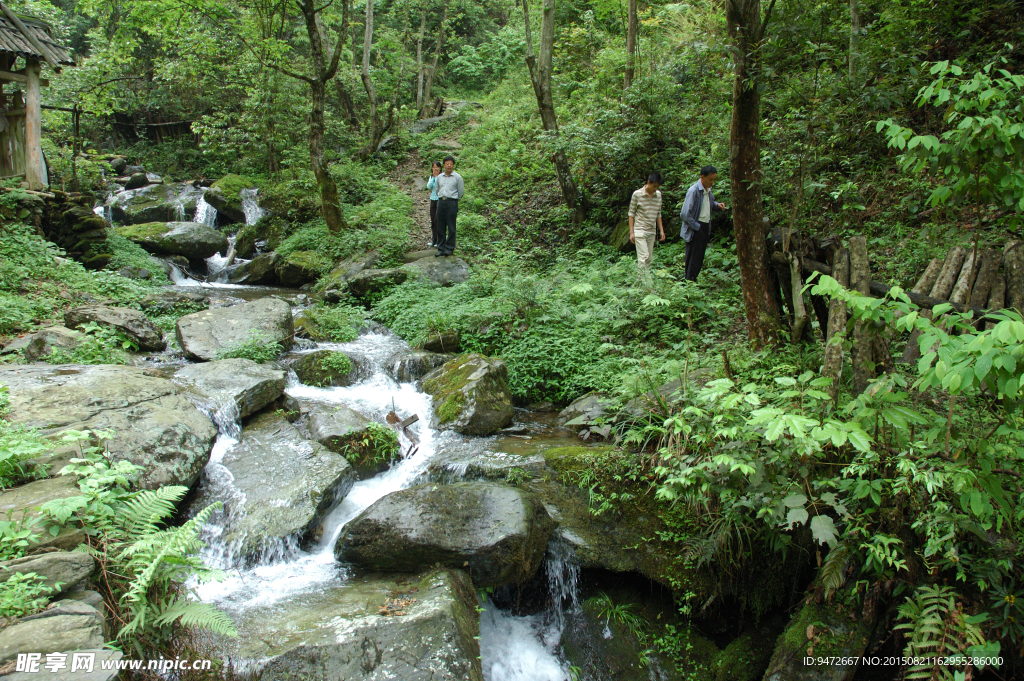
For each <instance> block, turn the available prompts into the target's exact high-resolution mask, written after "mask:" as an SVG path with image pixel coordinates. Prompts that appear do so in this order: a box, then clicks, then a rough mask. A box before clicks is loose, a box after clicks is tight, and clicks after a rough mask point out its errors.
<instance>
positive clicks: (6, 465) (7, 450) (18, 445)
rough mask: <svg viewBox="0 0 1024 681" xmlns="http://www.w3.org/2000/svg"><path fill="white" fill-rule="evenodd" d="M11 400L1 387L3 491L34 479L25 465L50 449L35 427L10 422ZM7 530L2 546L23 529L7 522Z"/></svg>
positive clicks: (0, 475)
mask: <svg viewBox="0 0 1024 681" xmlns="http://www.w3.org/2000/svg"><path fill="white" fill-rule="evenodd" d="M8 400H9V397H8V388H7V386H5V385H0V487H2V488H8V487H12V486H14V485H18V484H21V483H22V482H26V481H27V480H29V479H31V477H32V474H31V473H30V471H28V470H27V469H26V468H25V466H24V465H23V462H24V461H26V460H28V459H34V458H35V457H37V456H40V455H42V454H44V453H46V452H47V451H49V449H50V447H51V445H50V442H49V441H48V440H46V439H45V438H43V437H42V436H41V435H40V434H39V433H38V431H36V430H35V429H34V428H27V427H25V426H23V425H21V424H17V423H11V422H10V421H8V420H7V411H8V408H9V406H8V405H9V401H8ZM0 524H2V523H0ZM5 528H6V529H5V530H4V531H3V535H2V537H0V545H6V544H8V543H9V542H11V541H15V540H14V539H11V537H12V536H13V535H12V534H10V532H14V533H15V534H17V532H20V530H14V529H12V528H13V526H12V525H11V524H10V523H7V525H6V526H5ZM26 536H27V535H26ZM0 554H3V550H2V549H0Z"/></svg>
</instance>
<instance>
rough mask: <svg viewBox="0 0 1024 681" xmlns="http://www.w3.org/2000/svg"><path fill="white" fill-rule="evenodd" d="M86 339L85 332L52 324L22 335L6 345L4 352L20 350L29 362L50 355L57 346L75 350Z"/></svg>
mask: <svg viewBox="0 0 1024 681" xmlns="http://www.w3.org/2000/svg"><path fill="white" fill-rule="evenodd" d="M84 341H85V334H84V333H82V332H81V331H74V330H72V329H69V328H67V327H66V326H50V327H47V328H45V329H41V330H39V331H36V332H35V333H31V334H29V335H27V336H22V337H21V338H18V339H16V340H13V341H11V342H10V343H8V344H7V345H5V346H4V354H5V355H6V354H8V353H9V352H20V353H21V355H22V357H24V358H25V359H26V360H28V361H29V362H38V361H39V360H41V359H43V358H44V357H49V356H50V355H52V354H53V351H54V350H55V349H57V348H60V349H61V350H67V351H70V350H74V349H75V348H76V347H78V346H79V345H81V344H82V342H84Z"/></svg>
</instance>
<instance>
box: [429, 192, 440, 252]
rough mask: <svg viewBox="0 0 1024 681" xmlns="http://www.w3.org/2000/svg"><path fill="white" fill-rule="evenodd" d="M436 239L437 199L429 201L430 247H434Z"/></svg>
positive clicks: (436, 242)
mask: <svg viewBox="0 0 1024 681" xmlns="http://www.w3.org/2000/svg"><path fill="white" fill-rule="evenodd" d="M438 243H439V241H438V238H437V199H431V200H430V245H431V246H436V245H437V244H438Z"/></svg>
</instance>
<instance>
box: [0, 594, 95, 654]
mask: <svg viewBox="0 0 1024 681" xmlns="http://www.w3.org/2000/svg"><path fill="white" fill-rule="evenodd" d="M62 603H63V601H62ZM102 647H103V616H102V615H100V613H99V612H97V611H96V609H95V608H92V607H90V606H88V605H85V604H84V603H77V604H75V605H74V606H67V607H60V608H55V609H54V611H46V610H44V611H43V612H41V613H38V614H37V615H32V616H30V617H28V618H22V619H21V620H20V621H18V622H17V623H15V624H12V625H10V626H8V627H5V628H4V629H3V630H0V663H3V662H10V661H12V660H15V659H17V657H18V654H19V653H42V654H43V655H44V656H45V655H46V654H47V653H53V652H64V651H71V650H82V649H83V648H102Z"/></svg>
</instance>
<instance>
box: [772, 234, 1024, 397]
mask: <svg viewBox="0 0 1024 681" xmlns="http://www.w3.org/2000/svg"><path fill="white" fill-rule="evenodd" d="M785 236H787V235H784V234H783V233H782V231H781V230H775V232H773V233H772V235H771V236H770V237H769V239H768V246H769V248H768V250H769V256H770V259H771V264H772V269H773V272H774V273H775V276H776V277H777V279H778V284H779V292H778V293H777V299H778V302H779V309H780V310H782V309H783V307H782V305H783V303H785V306H786V308H787V309H788V312H787V314H788V316H789V319H790V323H791V329H792V331H793V337H794V338H796V339H799V338H800V337H801V336H800V333H802V332H804V331H805V329H806V328H807V326H809V324H808V325H802V324H801V323H800V316H801V308H802V307H803V304H802V303H803V301H802V300H799V291H800V289H801V288H802V286H803V281H804V280H805V279H806V277H807V276H809V275H810V274H811V273H812V272H819V273H821V274H828V275H830V276H832V277H833V278H835V279H836V281H838V282H839V283H840V284H842V285H843V286H846V287H847V288H850V289H855V290H857V291H859V292H860V293H862V294H864V295H873V296H878V297H881V296H884V295H886V294H887V293H888V291H889V289H890V288H891V287H890V286H889V285H888V284H884V283H881V282H877V281H872V280H871V271H870V268H869V264H868V252H867V240H866V239H865V237H863V236H855V237H852V238H851V239H850V241H849V243H848V244H847V247H846V248H843V247H842V246H841V243H840V241H839V239H837V238H835V237H828V238H824V239H821V238H811V237H805V236H801V235H799V234H797V233H794V234H792V235H789V236H788V239H786V238H784V237H785ZM906 294H907V296H908V297H909V298H910V300H911V302H913V303H914V304H916V305H917V306H919V307H921V308H922V309H923V312H922V315H925V316H927V317H929V318H931V315H932V308H933V307H935V306H936V305H941V304H943V303H949V304H950V305H951V306H952V307H953V309H955V310H957V311H959V312H962V311H965V310H971V311H972V312H974V316H975V317H976V318H977V319H978V320H979V321H978V324H985V323H987V324H988V325H989V326H991V325H992V322H986V321H984V319H983V318H984V316H985V314H986V312H989V311H995V310H1001V309H1003V308H1016V309H1017V310H1024V243H1022V242H1021V241H1018V240H1013V241H1010V242H1009V243H1007V244H1006V246H1005V248H1004V249H1003V250H1002V252H1000V251H999V250H996V249H993V248H984V249H978V250H977V251H974V250H972V249H969V248H964V247H963V246H954V247H953V248H951V249H950V250H949V252H948V253H947V254H946V256H945V258H935V259H933V260H932V261H931V262H930V263H928V266H927V267H926V268H925V270H924V272H923V273H922V274H921V276H920V278H919V279H918V280H917V283H915V284H914V287H913V288H912V289H911V290H909V291H906ZM816 299H819V300H816ZM811 302H812V306H813V308H814V311H815V314H816V316H817V318H818V324H819V328H820V330H821V332H822V335H823V337H824V338H825V340H826V342H827V343H828V344H827V346H826V349H825V359H824V367H823V370H822V373H823V375H827V376H832V377H833V378H837V379H838V376H839V374H840V373H841V371H842V363H843V350H842V346H841V345H839V344H837V343H831V342H830V341H831V340H832V338H833V337H834V335H835V334H836V333H838V332H841V331H843V330H845V329H846V323H847V314H846V306H845V305H844V304H843V303H841V302H839V301H835V300H833V301H831V303H829V304H827V305H826V304H825V302H824V300H820V297H819V296H813V295H812V296H811ZM917 335H918V334H917V332H915V333H914V334H912V335H911V337H910V340H909V341H908V343H907V346H906V349H905V350H904V352H903V356H902V357H901V359H900V361H901V362H907V363H909V362H914V361H917V359H918V358H920V347H919V345H918V342H917ZM852 340H853V343H852V346H851V360H852V362H853V374H854V375H853V382H854V385H853V388H854V391H855V392H856V393H859V392H861V391H862V390H863V389H864V387H865V386H866V385H867V381H868V380H869V379H870V378H871V377H872V376H874V374H875V372H876V371H877V369H878V368H886V369H890V368H892V364H893V359H892V355H891V353H890V352H889V349H888V343H887V339H886V338H885V337H884V335H879V334H877V333H871V332H870V330H868V329H864V328H862V327H861V325H858V326H857V327H856V328H854V330H853V339H852ZM834 385H835V383H834ZM833 392H835V388H834V389H833Z"/></svg>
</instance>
